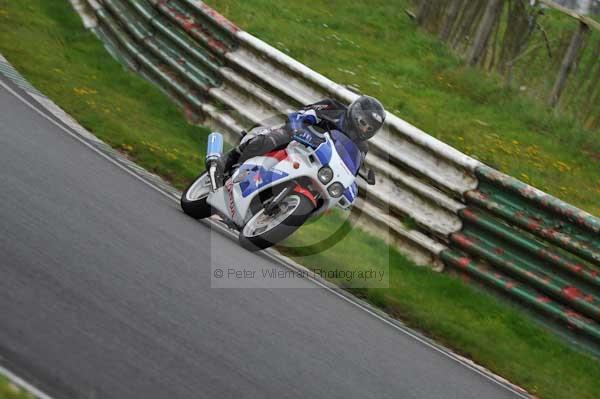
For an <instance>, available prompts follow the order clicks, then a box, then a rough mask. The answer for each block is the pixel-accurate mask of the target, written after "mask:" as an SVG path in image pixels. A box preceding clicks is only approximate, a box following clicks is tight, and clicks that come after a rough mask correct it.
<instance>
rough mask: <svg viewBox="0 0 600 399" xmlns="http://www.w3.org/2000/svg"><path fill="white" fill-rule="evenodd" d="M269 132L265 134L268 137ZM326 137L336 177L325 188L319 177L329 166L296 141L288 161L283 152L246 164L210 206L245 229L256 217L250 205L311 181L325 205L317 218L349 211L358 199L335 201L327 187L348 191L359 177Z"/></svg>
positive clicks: (212, 196)
mask: <svg viewBox="0 0 600 399" xmlns="http://www.w3.org/2000/svg"><path fill="white" fill-rule="evenodd" d="M259 129H264V128H259ZM256 130H257V129H255V130H254V131H252V132H250V133H249V134H248V135H249V136H253V135H255V134H253V133H256V132H255V131H256ZM267 131H268V130H265V133H266V132H267ZM261 133H262V134H264V133H263V132H262V131H260V132H258V134H261ZM325 137H326V140H327V141H326V143H324V145H327V144H328V145H329V146H330V148H331V157H330V160H329V162H328V164H327V166H329V167H330V168H331V169H332V171H333V176H334V177H333V179H332V180H331V181H330V182H329V183H327V184H325V185H324V184H322V183H321V182H320V181H319V179H318V177H317V172H318V171H319V169H320V168H321V167H322V166H325V165H323V164H322V163H321V161H320V160H319V157H318V156H317V155H316V153H317V151H318V149H317V150H313V149H311V148H309V147H307V146H305V145H303V144H301V143H299V142H296V141H292V142H291V143H290V144H289V145H288V146H287V148H286V149H285V151H286V152H287V157H286V156H285V154H284V153H282V152H280V153H279V154H278V155H279V156H278V157H274V156H260V157H255V158H251V159H249V160H247V161H246V162H244V163H243V164H242V165H240V167H239V168H238V169H237V170H236V171H235V172H234V174H233V176H232V177H231V178H230V179H228V180H227V181H226V182H225V185H224V186H223V187H221V188H220V189H218V190H216V191H215V192H213V193H211V194H210V195H209V196H208V198H207V202H208V203H209V204H210V205H211V206H212V207H213V208H214V209H216V210H217V211H218V213H219V214H221V216H224V217H226V218H227V219H229V220H231V221H232V222H233V223H235V224H236V225H237V226H239V227H243V226H244V225H245V224H246V222H247V221H248V220H249V219H250V218H251V217H252V216H253V213H252V210H251V206H250V205H251V204H252V201H253V200H254V199H255V198H256V197H257V196H258V195H259V193H261V192H263V191H265V190H269V189H270V188H272V187H275V186H279V185H282V184H283V183H286V182H291V181H302V180H306V178H308V179H310V181H311V188H312V189H313V191H316V196H315V197H316V198H317V199H321V200H322V202H323V205H322V206H321V207H320V208H319V209H318V210H317V211H316V212H315V214H320V213H322V212H324V211H325V210H327V209H329V208H332V207H334V206H335V205H339V206H340V207H341V208H343V209H349V208H350V207H351V205H352V202H353V200H354V197H355V196H354V197H353V198H352V201H348V199H346V198H345V197H344V196H343V195H342V196H340V197H338V198H333V197H331V196H330V195H329V193H328V191H327V187H328V186H330V185H331V184H333V183H334V182H339V183H341V184H342V185H343V187H344V188H348V187H350V186H351V185H352V184H353V183H354V181H355V179H356V177H355V176H354V175H353V174H352V173H351V172H350V170H349V169H348V168H347V167H346V165H345V164H344V162H343V160H342V159H341V158H340V156H339V155H338V153H337V152H336V150H335V146H334V145H333V143H332V142H331V138H330V136H329V135H328V134H325ZM245 139H246V137H245ZM255 212H256V209H255Z"/></svg>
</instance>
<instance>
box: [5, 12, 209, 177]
mask: <svg viewBox="0 0 600 399" xmlns="http://www.w3.org/2000/svg"><path fill="white" fill-rule="evenodd" d="M62 3H67V5H65V4H62ZM67 6H68V1H62V0H61V1H51V2H48V1H19V2H11V1H7V0H0V10H1V11H0V41H1V43H2V45H1V46H2V48H1V49H2V52H3V53H4V54H5V55H6V56H7V57H8V58H9V60H10V61H11V62H13V63H14V64H13V65H14V66H15V67H16V68H17V69H18V70H19V71H20V72H21V73H23V74H24V75H25V76H27V78H28V79H29V81H30V82H31V83H32V84H33V85H34V86H36V87H37V88H38V89H39V90H41V91H42V92H44V93H45V94H46V95H48V96H49V97H50V98H55V99H59V103H60V106H61V107H62V108H63V109H64V110H65V111H67V112H68V113H70V114H72V115H76V116H77V119H78V120H79V121H80V122H81V123H82V124H83V125H84V126H86V127H88V128H89V129H90V131H92V132H94V133H95V134H97V135H98V137H100V138H102V140H104V141H106V142H107V143H109V144H110V145H112V146H113V147H115V148H117V149H119V150H121V151H123V152H125V153H126V154H128V155H130V156H131V157H134V158H135V159H136V160H139V161H140V162H141V163H143V164H144V166H145V167H146V168H148V169H149V170H151V171H153V172H156V173H158V174H160V175H163V176H166V177H167V178H168V179H169V180H170V181H171V182H172V183H174V184H175V185H176V186H177V187H180V188H181V187H182V186H183V185H184V184H186V182H187V181H189V180H190V179H191V178H193V177H194V174H195V173H197V172H198V170H199V168H201V167H202V166H203V165H204V148H205V146H206V143H205V137H206V134H207V132H208V130H207V129H205V128H200V127H195V126H191V125H190V124H188V123H187V122H186V121H185V119H184V118H183V117H182V112H181V111H180V110H179V109H178V108H177V107H176V106H175V105H174V104H173V103H172V102H171V101H169V99H168V98H166V97H165V96H164V95H163V94H162V93H161V92H160V91H158V90H156V88H155V87H154V86H153V85H152V84H150V83H148V82H146V81H145V80H143V79H139V78H137V77H136V75H134V74H133V73H130V72H126V71H125V70H124V69H123V67H121V66H120V65H119V64H118V63H116V62H115V61H114V60H113V59H112V57H110V56H109V55H108V53H107V52H106V50H105V49H104V48H103V47H102V46H101V45H99V44H98V42H97V41H96V40H95V38H94V37H93V35H91V34H90V33H88V32H86V31H84V30H83V29H81V22H80V20H78V19H77V18H76V17H75V16H74V15H72V14H71V13H70V12H67V11H68V10H69V9H68V7H67ZM38 15H39V16H40V17H38V18H35V17H36V16H38ZM15 21H22V24H23V25H25V26H18V27H15V26H14V23H15Z"/></svg>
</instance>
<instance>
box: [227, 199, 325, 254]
mask: <svg viewBox="0 0 600 399" xmlns="http://www.w3.org/2000/svg"><path fill="white" fill-rule="evenodd" d="M313 211H314V206H313V204H312V202H311V201H310V200H309V199H308V198H306V197H305V196H304V195H301V194H297V193H293V194H290V195H288V196H287V197H286V198H285V199H284V200H282V201H281V204H280V205H279V209H278V211H277V212H276V213H274V214H273V215H266V214H265V213H264V212H265V210H264V208H263V209H261V210H260V211H258V212H257V213H256V214H255V215H254V216H252V218H251V219H250V220H249V221H248V223H246V225H245V226H244V228H243V229H242V230H241V231H240V235H239V241H240V245H241V246H242V247H244V248H246V249H247V250H249V251H252V252H254V251H259V250H261V249H266V248H269V247H271V246H273V245H275V244H277V243H278V242H281V241H283V240H284V239H285V238H287V237H289V236H290V235H292V233H294V232H295V231H296V230H298V228H299V227H300V226H302V225H303V224H304V222H306V220H307V219H308V218H309V217H310V215H311V213H312V212H313Z"/></svg>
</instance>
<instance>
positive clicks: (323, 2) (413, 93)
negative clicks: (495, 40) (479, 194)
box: [206, 0, 600, 215]
mask: <svg viewBox="0 0 600 399" xmlns="http://www.w3.org/2000/svg"><path fill="white" fill-rule="evenodd" d="M206 3H208V4H209V5H211V6H214V7H215V8H216V9H217V10H218V11H220V12H221V13H223V14H225V15H226V16H227V17H229V18H230V19H231V20H233V21H235V22H236V23H238V24H239V25H240V26H241V27H242V28H244V29H245V30H247V31H248V32H250V33H252V34H255V35H256V36H258V37H260V38H261V39H263V40H265V41H267V42H268V43H270V44H271V45H273V46H275V47H277V48H279V49H280V50H281V51H283V52H285V53H287V54H289V55H291V56H292V57H294V58H296V59H298V60H299V61H301V62H303V63H304V64H306V65H308V66H310V67H311V68H313V69H314V70H316V71H319V72H321V73H323V74H324V75H325V76H327V77H329V78H331V79H332V80H334V81H336V82H340V83H343V84H348V85H352V86H354V87H357V88H358V89H360V90H361V91H363V92H365V93H368V94H370V95H374V96H376V97H378V98H380V99H381V100H382V101H383V103H384V105H385V106H386V108H387V109H389V110H390V111H392V112H393V113H395V114H396V115H398V116H400V117H402V118H403V119H405V120H407V121H409V122H410V123H412V124H414V125H415V126H418V127H419V128H421V129H423V130H424V131H426V132H429V133H430V134H432V135H434V136H435V137H437V138H439V139H440V140H442V141H444V142H446V143H448V144H450V145H452V146H454V147H456V148H458V149H460V150H461V151H463V152H465V153H467V154H470V155H472V156H474V157H476V158H478V159H480V160H482V161H483V162H485V163H487V164H489V165H491V166H493V167H495V168H498V169H500V170H502V171H503V172H505V173H508V174H510V175H512V176H515V177H517V178H519V179H521V180H523V181H525V182H526V183H530V184H532V185H534V186H536V187H538V188H540V189H542V190H544V191H546V192H549V193H551V194H553V195H555V196H557V197H559V198H562V199H565V200H566V201H568V202H571V203H573V204H574V205H576V206H579V207H581V208H583V209H585V210H587V211H589V212H591V213H593V214H595V215H600V201H598V197H599V196H600V131H598V130H596V131H586V130H585V129H584V128H583V127H582V126H581V124H580V123H578V122H577V121H575V120H574V119H570V118H568V117H560V116H557V115H555V114H554V112H553V111H552V110H551V109H549V108H547V107H546V106H545V104H541V103H539V102H537V101H534V100H533V99H529V98H526V97H525V96H522V95H521V94H520V93H519V91H518V90H517V89H515V90H510V89H507V88H506V87H505V86H504V85H503V83H502V81H501V79H500V77H499V76H497V75H496V74H489V75H488V74H485V73H484V72H482V71H480V70H478V69H475V68H470V67H464V66H462V62H461V61H460V60H459V59H458V58H456V57H455V56H454V55H453V54H452V53H451V52H450V50H449V49H448V48H447V47H446V46H445V45H444V44H443V43H441V42H439V41H438V40H437V38H435V37H433V36H431V35H428V34H427V33H425V32H424V31H422V30H420V29H418V28H417V26H416V24H415V23H414V22H413V21H411V20H410V19H409V18H408V17H407V16H406V14H405V12H404V10H405V9H406V8H412V7H411V5H410V4H409V1H408V0H373V1H368V2H364V1H355V2H348V1H344V0H313V1H310V2H305V1H295V2H285V4H283V3H281V4H278V6H277V7H273V1H272V0H246V1H236V0H208V1H206ZM536 68H538V69H540V73H543V72H544V70H543V68H542V67H540V66H536Z"/></svg>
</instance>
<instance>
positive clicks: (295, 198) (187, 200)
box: [181, 127, 375, 251]
mask: <svg viewBox="0 0 600 399" xmlns="http://www.w3.org/2000/svg"><path fill="white" fill-rule="evenodd" d="M261 129H262V130H263V131H264V128H260V127H258V128H255V129H253V130H252V131H251V132H250V133H248V134H247V135H246V136H244V138H243V140H247V139H249V138H250V137H253V136H254V135H256V134H260V132H261ZM308 138H311V139H310V140H308V139H307V136H306V132H304V134H303V135H294V139H293V141H291V142H290V144H288V146H287V147H286V148H284V149H280V150H276V151H272V152H270V153H267V154H264V155H263V156H258V157H254V158H251V159H248V160H247V161H245V162H243V163H242V164H240V165H237V166H234V168H233V170H232V172H231V174H230V177H228V178H227V179H226V180H225V182H224V184H220V181H222V180H223V179H222V178H221V179H220V178H219V174H220V173H222V171H220V170H219V168H220V162H219V159H220V157H221V155H222V152H223V136H222V135H221V134H220V133H217V132H213V133H211V134H210V135H209V137H208V146H207V156H206V165H207V171H206V172H204V173H203V174H201V175H200V176H199V177H197V178H196V179H195V180H194V181H193V182H192V183H191V184H190V186H189V187H188V188H187V189H186V190H185V191H184V192H183V194H182V196H181V207H182V209H183V211H184V212H185V213H186V214H187V215H189V216H191V217H193V218H196V219H203V218H207V217H210V216H212V215H214V214H217V215H218V216H220V218H221V221H222V222H223V223H225V224H226V225H227V226H228V227H229V228H231V229H234V230H237V231H239V242H240V244H241V245H242V246H243V247H244V248H246V249H248V250H251V251H257V250H262V249H265V248H268V247H270V246H272V245H274V244H277V243H278V242H280V241H282V240H283V239H285V238H287V237H289V236H290V235H291V234H293V233H294V232H295V231H296V230H297V229H298V228H299V227H300V226H302V225H303V224H304V223H306V222H307V221H308V220H309V219H311V218H316V217H318V216H319V215H321V214H322V213H324V212H326V211H327V210H329V209H331V208H333V207H336V206H337V207H339V208H341V209H344V210H349V209H350V208H351V207H352V204H353V203H354V202H355V200H356V198H357V197H358V185H357V183H356V179H357V177H359V176H360V177H362V178H363V179H365V180H366V181H367V183H368V184H375V176H374V173H373V171H372V170H367V171H364V172H363V171H362V170H361V163H362V157H361V153H360V151H359V149H358V147H357V146H356V144H355V143H354V142H353V141H352V140H350V138H348V136H346V135H345V134H344V133H342V132H340V131H338V130H332V131H329V132H325V133H323V134H322V135H320V137H319V140H312V137H308ZM315 141H320V143H315ZM359 172H360V173H359Z"/></svg>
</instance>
